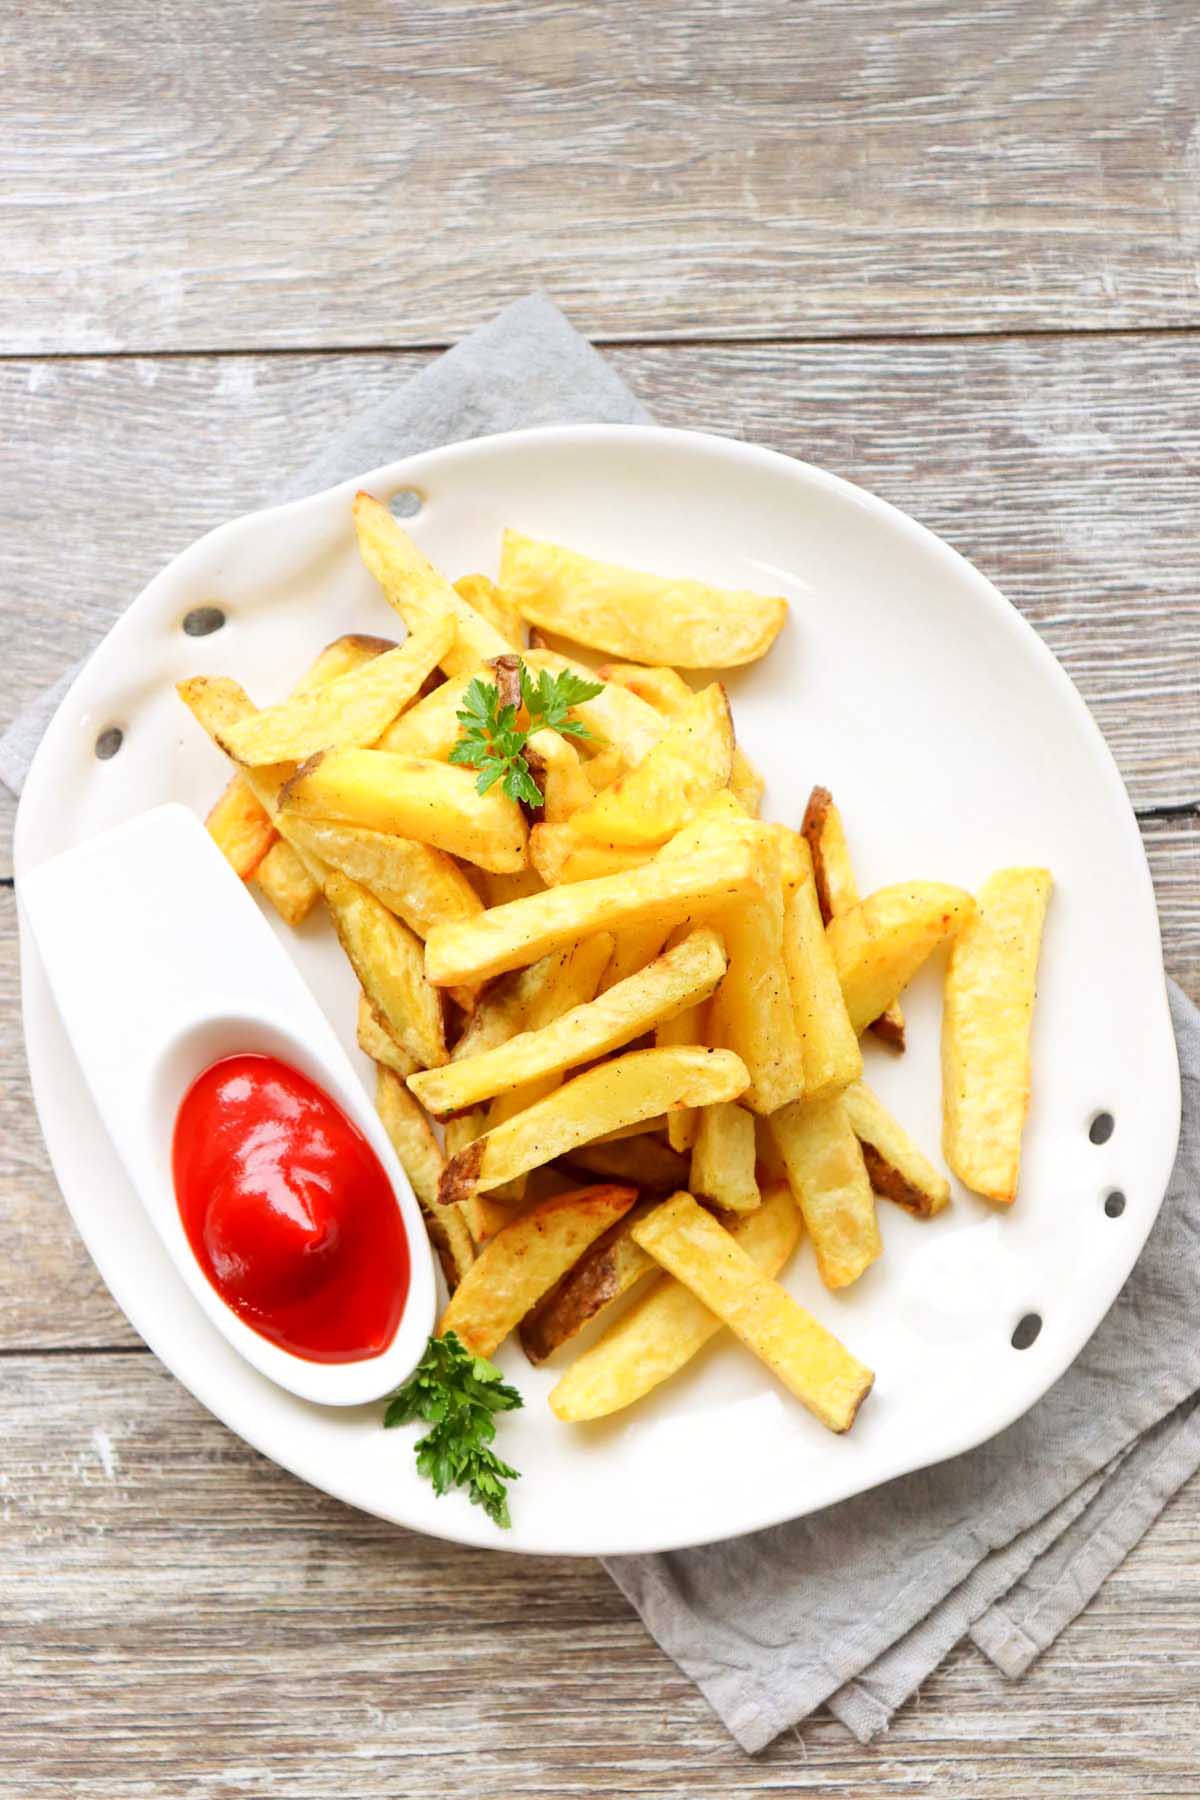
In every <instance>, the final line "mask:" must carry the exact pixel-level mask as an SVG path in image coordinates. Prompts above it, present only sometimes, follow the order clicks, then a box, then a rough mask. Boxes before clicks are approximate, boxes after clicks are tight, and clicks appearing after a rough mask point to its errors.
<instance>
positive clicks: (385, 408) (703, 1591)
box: [0, 296, 1200, 1750]
mask: <svg viewBox="0 0 1200 1800" xmlns="http://www.w3.org/2000/svg"><path fill="white" fill-rule="evenodd" d="M647 418H648V415H647V413H646V412H645V410H644V408H643V407H641V406H640V405H639V403H638V402H637V401H636V400H635V399H634V397H633V395H632V394H630V392H629V391H628V389H627V388H626V387H625V386H624V385H623V384H622V383H621V382H620V380H619V379H618V378H617V376H616V375H615V374H614V373H613V371H612V370H611V369H610V368H609V367H608V366H607V364H606V363H605V362H604V361H603V359H602V358H601V357H600V356H598V355H597V353H596V352H595V351H594V350H593V349H592V348H591V346H590V345H589V344H587V343H586V342H585V341H584V340H583V339H582V338H581V337H579V336H578V335H577V334H576V333H575V332H574V331H573V330H572V329H571V327H570V326H569V325H568V324H567V322H566V320H565V319H564V318H563V317H562V315H561V314H560V313H558V312H557V311H556V310H555V308H554V307H553V306H551V305H550V303H549V302H548V301H546V300H544V299H542V298H541V297H540V296H531V297H530V298H528V299H525V300H521V301H518V302H517V303H516V304H515V305H513V306H510V307H509V308H508V309H507V311H505V312H504V313H502V314H501V315H500V317H499V318H498V319H496V320H495V321H494V322H493V323H492V324H491V325H488V326H486V327H485V328H484V329H483V330H481V331H477V332H476V333H474V335H473V336H472V337H469V338H467V339H466V340H465V341H464V342H463V343H461V344H459V345H458V346H457V347H456V348H455V349H453V350H451V351H449V352H448V353H447V354H446V355H445V356H443V357H442V358H440V359H439V361H437V362H435V363H433V364H431V365H430V366H428V367H427V368H425V369H424V370H423V371H422V373H421V374H420V375H418V376H417V377H416V378H415V379H413V380H411V381H410V382H408V383H407V385H405V386H404V387H403V388H401V389H399V390H398V391H397V393H396V394H395V395H393V396H391V397H390V398H389V399H387V400H386V401H385V402H384V403H383V404H382V405H380V406H378V407H376V408H375V409H374V410H373V411H372V412H370V413H368V414H367V415H366V417H365V418H363V419H361V420H360V421H359V422H358V424H357V425H355V426H354V427H353V428H352V429H351V430H350V431H348V432H347V433H345V434H344V435H343V436H341V437H339V438H338V439H337V440H336V441H334V442H331V443H330V445H329V446H328V448H327V450H326V451H325V453H324V454H323V456H322V457H321V458H320V459H319V461H318V462H317V463H315V464H313V465H311V466H310V467H309V468H308V469H307V470H306V471H304V472H303V473H302V474H301V475H300V476H298V477H297V479H296V481H295V482H294V483H292V484H291V486H290V487H289V488H288V489H287V490H286V492H285V493H284V494H283V495H281V496H280V497H281V498H290V497H294V496H296V495H298V494H303V493H312V492H317V491H318V490H319V489H320V488H322V487H325V486H328V485H330V484H332V483H334V482H337V481H341V480H343V479H346V478H348V477H350V476H353V475H356V474H359V473H361V472H362V471H363V470H365V469H367V468H370V467H372V466H373V465H375V464H378V463H381V462H386V461H390V460H391V459H392V458H394V457H399V456H403V455H405V454H409V453H412V452H414V451H418V450H425V449H429V448H431V447H432V446H433V445H435V444H441V443H448V442H452V441H454V440H458V439H463V438H469V437H479V436H485V435H487V434H488V433H491V432H496V431H506V430H510V429H513V428H516V427H518V426H522V425H542V424H562V423H583V422H589V421H590V422H594V421H608V422H614V423H629V422H638V421H644V420H646V419H647ZM711 422H712V421H705V423H711ZM716 423H718V424H719V423H720V421H716ZM63 691H65V682H63V683H59V684H58V685H57V687H56V689H55V690H54V692H53V696H46V697H44V699H43V702H42V703H41V704H40V705H35V706H34V707H33V708H31V709H29V710H28V711H27V712H26V713H25V714H22V715H21V717H20V718H19V719H18V720H17V721H16V723H15V724H14V725H13V726H12V727H10V729H9V731H8V733H7V734H6V736H5V737H4V739H3V740H0V776H2V777H3V779H4V780H5V781H6V782H7V783H8V785H9V786H10V787H12V788H14V789H18V788H19V786H20V782H21V779H22V778H23V775H24V771H25V768H26V767H27V766H28V762H29V759H30V757H31V756H32V753H33V750H34V749H35V748H36V745H37V742H38V739H39V737H40V735H41V731H42V729H43V728H44V726H45V723H46V722H47V720H48V718H49V716H50V714H51V712H52V711H53V706H54V704H56V703H57V699H58V698H59V697H61V694H62V692H63ZM1171 1010H1172V1017H1173V1019H1174V1022H1175V1030H1176V1035H1177V1038H1178V1042H1179V1053H1180V1062H1181V1065H1182V1069H1183V1081H1184V1107H1183V1136H1182V1139H1181V1142H1180V1150H1179V1158H1178V1161H1177V1163H1176V1167H1175V1172H1174V1175H1173V1177H1172V1181H1171V1187H1170V1191H1169V1193H1168V1195H1167V1199H1166V1202H1165V1204H1164V1206H1163V1209H1162V1212H1161V1214H1160V1216H1159V1219H1158V1222H1157V1224H1156V1226H1155V1228H1154V1231H1153V1232H1152V1233H1151V1236H1150V1239H1149V1242H1148V1243H1147V1246H1146V1248H1145V1250H1144V1251H1143V1253H1142V1256H1141V1259H1140V1260H1139V1262H1138V1265H1137V1267H1136V1269H1135V1270H1134V1272H1133V1274H1132V1275H1131V1277H1130V1279H1129V1281H1128V1283H1127V1284H1126V1286H1125V1289H1124V1291H1123V1292H1122V1294H1121V1295H1120V1297H1119V1299H1118V1300H1117V1301H1116V1303H1115V1305H1114V1306H1113V1308H1112V1310H1111V1311H1110V1312H1109V1314H1108V1316H1107V1318H1106V1319H1105V1320H1104V1323H1103V1324H1102V1325H1101V1326H1100V1328H1099V1330H1098V1331H1097V1332H1096V1334H1095V1336H1094V1337H1093V1338H1092V1340H1091V1342H1090V1343H1089V1344H1088V1346H1087V1348H1086V1349H1085V1350H1084V1351H1083V1353H1082V1355H1081V1356H1080V1357H1079V1358H1078V1359H1077V1360H1076V1362H1075V1364H1074V1365H1073V1367H1072V1368H1071V1369H1070V1370H1069V1371H1068V1372H1067V1374H1066V1375H1064V1376H1063V1378H1062V1379H1061V1381H1059V1382H1058V1383H1057V1385H1056V1386H1055V1387H1053V1388H1052V1389H1051V1391H1050V1392H1049V1393H1048V1394H1047V1395H1046V1396H1045V1398H1044V1399H1043V1400H1041V1401H1040V1402H1039V1403H1038V1405H1037V1406H1035V1407H1034V1408H1033V1409H1032V1410H1031V1411H1030V1412H1028V1413H1027V1414H1026V1415H1025V1417H1024V1418H1023V1419H1021V1420H1019V1421H1018V1422H1017V1423H1016V1424H1015V1425H1013V1426H1010V1428H1009V1429H1008V1430H1007V1431H1005V1432H1003V1433H1001V1435H1000V1436H999V1437H996V1438H993V1439H992V1440H991V1442H990V1443H987V1444H983V1445H981V1446H980V1447H979V1448H978V1449H976V1450H972V1451H971V1452H969V1453H968V1454H967V1455H965V1456H960V1457H956V1458H955V1459H954V1460H953V1461H950V1462H946V1463H941V1464H939V1465H938V1466H936V1467H935V1468H932V1469H924V1470H921V1471H920V1472H919V1473H918V1474H915V1475H907V1476H904V1477H903V1478H902V1479H900V1480H898V1481H893V1482H889V1483H888V1484H887V1485H886V1486H884V1487H881V1488H876V1489H874V1490H873V1491H872V1492H870V1493H867V1494H862V1495H860V1496H859V1497H858V1498H857V1499H854V1500H849V1501H846V1502H844V1503H843V1504H842V1505H840V1506H837V1507H831V1508H829V1509H828V1510H827V1511H825V1512H821V1513H817V1514H815V1515H813V1516H812V1517H809V1518H806V1519H798V1520H795V1521H793V1522H792V1523H791V1524H789V1525H781V1526H777V1527H775V1528H774V1529H773V1530H770V1531H763V1532H758V1533H756V1534H755V1535H754V1536H752V1537H747V1538H741V1539H738V1540H736V1541H734V1542H732V1543H727V1544H716V1545H710V1546H708V1547H706V1548H702V1549H698V1550H685V1551H678V1552H674V1553H672V1554H670V1555H665V1556H626V1557H614V1558H610V1559H609V1561H608V1562H607V1564H606V1567H607V1568H608V1570H609V1572H610V1573H611V1575H612V1576H613V1578H614V1580H615V1581H616V1582H617V1583H618V1584H619V1586H620V1587H621V1589H622V1591H623V1592H624V1593H625V1594H627V1595H628V1597H629V1599H630V1600H631V1601H632V1602H633V1604H634V1606H636V1608H637V1610H638V1612H639V1613H640V1614H641V1616H642V1618H643V1619H644V1620H645V1622H646V1624H647V1626H648V1627H649V1629H650V1631H651V1632H652V1633H653V1634H654V1636H655V1637H656V1638H657V1640H658V1642H659V1643H660V1644H661V1645H662V1646H663V1648H664V1649H665V1650H666V1651H668V1652H669V1654H670V1655H671V1656H673V1657H674V1659H675V1661H676V1662H677V1663H678V1664H679V1666H680V1668H682V1669H683V1670H684V1671H685V1673H687V1674H688V1675H689V1676H690V1677H691V1678H692V1680H693V1681H695V1682H696V1683H697V1685H698V1686H699V1687H700V1689H701V1690H702V1691H703V1693H704V1694H705V1696H706V1697H707V1699H708V1700H709V1702H710V1704H711V1705H712V1706H713V1708H714V1710H715V1711H716V1712H717V1713H718V1714H719V1715H720V1717H721V1718H722V1719H723V1720H724V1722H725V1724H726V1725H727V1726H728V1728H729V1730H730V1731H731V1732H732V1733H733V1735H734V1736H735V1737H736V1738H737V1740H738V1742H739V1743H741V1744H742V1745H743V1746H744V1747H745V1748H746V1749H747V1750H759V1749H761V1748H762V1747H763V1746H764V1745H766V1744H768V1743H769V1742H770V1741H771V1739H772V1738H773V1737H775V1736H776V1735H777V1734H778V1733H779V1732H780V1731H782V1730H784V1729H785V1727H787V1726H789V1725H794V1724H796V1723H797V1722H798V1721H799V1720H801V1719H803V1718H804V1717H805V1716H806V1715H807V1714H809V1713H810V1712H812V1711H813V1709H814V1708H815V1707H817V1706H820V1705H821V1704H822V1703H823V1702H824V1703H827V1704H828V1705H829V1706H830V1707H831V1708H832V1710H833V1711H834V1712H835V1713H836V1715H837V1716H838V1718H839V1719H841V1720H843V1721H844V1723H845V1724H846V1725H847V1726H848V1727H849V1729H850V1730H851V1731H852V1732H853V1733H854V1734H855V1736H856V1737H858V1738H859V1739H860V1740H861V1741H863V1742H866V1741H868V1740H869V1739H870V1738H872V1737H875V1736H877V1735H878V1734H879V1733H880V1732H882V1731H883V1730H885V1729H886V1727H887V1725H888V1723H889V1722H890V1720H891V1718H892V1715H893V1713H894V1712H895V1710H896V1708H897V1707H898V1706H900V1705H901V1704H902V1702H903V1701H904V1700H905V1699H906V1698H907V1697H908V1696H909V1695H910V1694H912V1693H913V1692H914V1690H915V1689H916V1688H917V1687H918V1686H919V1685H920V1683H921V1682H922V1681H923V1680H924V1678H925V1677H926V1675H928V1674H929V1673H930V1672H931V1671H932V1670H933V1669H934V1668H936V1667H937V1665H938V1663H939V1662H940V1661H941V1660H942V1658H943V1657H944V1656H945V1655H946V1654H947V1653H948V1651H949V1650H950V1649H951V1647H952V1646H953V1645H954V1644H956V1643H957V1642H958V1641H959V1639H960V1638H962V1637H964V1636H968V1635H969V1636H970V1637H971V1638H972V1640H973V1641H974V1643H975V1644H976V1645H977V1646H978V1648H979V1649H980V1650H981V1651H982V1652H983V1654H984V1655H985V1656H988V1657H990V1658H991V1660H992V1661H993V1662H994V1663H995V1664H996V1666H997V1667H998V1668H999V1669H1001V1670H1002V1671H1003V1672H1004V1673H1005V1674H1006V1675H1009V1676H1017V1675H1020V1674H1022V1673H1023V1672H1024V1670H1025V1669H1027V1668H1028V1667H1029V1665H1030V1663H1031V1662H1032V1661H1033V1659H1034V1658H1035V1657H1036V1656H1037V1655H1038V1653H1039V1652H1040V1651H1041V1650H1043V1649H1045V1647H1046V1646H1047V1645H1048V1644H1050V1643H1052V1642H1053V1641H1054V1639H1055V1638H1056V1637H1057V1636H1058V1634H1059V1632H1060V1631H1062V1629H1063V1627H1064V1626H1065V1625H1067V1624H1068V1623H1069V1621H1070V1620H1071V1619H1073V1618H1074V1617H1075V1616H1076V1615H1077V1614H1078V1613H1079V1612H1080V1611H1081V1610H1082V1609H1083V1608H1084V1607H1085V1606H1086V1605H1087V1603H1088V1601H1089V1600H1090V1599H1091V1597H1092V1595H1093V1594H1094V1593H1095V1592H1096V1590H1097V1588H1098V1587H1099V1586H1100V1584H1101V1582H1102V1581H1103V1580H1104V1578H1105V1576H1106V1575H1108V1574H1109V1572H1110V1571H1111V1570H1112V1569H1114V1568H1116V1566H1117V1565H1118V1563H1120V1562H1121V1560H1122V1559H1123V1557H1125V1556H1126V1555H1127V1554H1128V1552H1129V1550H1130V1549H1131V1548H1132V1546H1133V1545H1134V1544H1135V1543H1136V1542H1137V1541H1138V1539H1139V1538H1140V1537H1141V1535H1142V1533H1143V1532H1144V1531H1145V1530H1146V1528H1147V1526H1148V1525H1149V1524H1151V1522H1152V1521H1153V1520H1154V1518H1155V1517H1156V1516H1157V1515H1158V1513H1159V1512H1161V1510H1162V1508H1163V1507H1164V1506H1165V1504H1166V1502H1167V1501H1168V1500H1169V1499H1170V1497H1171V1495H1172V1494H1173V1493H1174V1492H1175V1491H1176V1489H1177V1488H1178V1487H1179V1486H1180V1485H1181V1484H1182V1483H1183V1482H1184V1481H1186V1480H1187V1478H1188V1476H1189V1475H1191V1474H1192V1473H1193V1472H1194V1470H1195V1469H1196V1468H1197V1467H1198V1466H1200V1405H1198V1404H1197V1400H1198V1397H1200V1333H1198V1332H1197V1330H1196V1324H1195V1316H1196V1296H1197V1292H1198V1290H1200V1013H1198V1012H1197V1010H1196V1008H1195V1007H1194V1006H1193V1005H1192V1004H1191V1002H1190V1001H1189V1000H1187V999H1186V998H1185V996H1184V995H1183V994H1181V993H1180V992H1179V991H1178V989H1175V988H1172V991H1171ZM1097 1229H1113V1230H1119V1229H1120V1224H1119V1221H1112V1222H1111V1223H1110V1222H1106V1221H1104V1220H1103V1215H1101V1218H1100V1223H1098V1226H1097Z"/></svg>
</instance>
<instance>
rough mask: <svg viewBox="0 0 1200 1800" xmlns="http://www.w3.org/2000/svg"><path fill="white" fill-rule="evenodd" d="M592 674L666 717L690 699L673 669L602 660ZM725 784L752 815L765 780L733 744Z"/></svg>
mask: <svg viewBox="0 0 1200 1800" xmlns="http://www.w3.org/2000/svg"><path fill="white" fill-rule="evenodd" d="M596 674H597V677H598V678H599V679H600V680H601V681H612V682H615V683H616V685H617V686H618V687H624V688H628V689H629V691H630V693H631V694H636V695H637V696H638V698H639V699H640V700H645V701H646V703H647V705H649V706H652V707H653V708H654V710H655V711H656V712H660V713H665V714H666V715H667V717H668V718H676V717H678V715H679V714H680V713H681V712H682V711H683V709H684V707H685V706H687V705H688V703H689V702H690V700H691V699H692V690H691V688H690V687H689V686H688V684H687V682H686V681H685V680H684V679H683V676H682V675H680V674H679V673H678V671H677V670H675V669H668V668H663V667H659V668H656V669H654V668H644V667H643V666H642V664H640V663H606V664H605V665H604V667H603V668H602V669H597V671H596ZM729 785H730V787H731V788H732V790H733V792H734V794H735V795H736V796H737V799H738V801H739V802H740V804H741V805H742V807H743V809H744V810H745V812H746V813H747V814H748V815H749V817H751V818H756V817H757V816H758V809H759V807H760V805H761V804H762V797H763V792H764V789H765V787H766V783H765V782H764V780H763V778H762V776H761V775H760V774H759V772H758V770H757V769H756V768H755V767H754V764H753V763H752V762H751V761H750V758H749V757H748V756H747V755H746V754H745V752H744V751H743V750H740V749H739V748H738V746H737V745H736V744H735V745H734V747H733V765H732V768H731V770H730V774H729Z"/></svg>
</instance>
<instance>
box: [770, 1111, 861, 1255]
mask: <svg viewBox="0 0 1200 1800" xmlns="http://www.w3.org/2000/svg"><path fill="white" fill-rule="evenodd" d="M770 1126H771V1133H772V1135H773V1137H774V1139H775V1144H776V1147H777V1149H778V1151H779V1154H780V1156H781V1157H782V1159H783V1164H784V1167H785V1168H786V1170H787V1177H788V1182H789V1184H790V1186H791V1190H792V1193H793V1195H794V1197H795V1200H796V1204H797V1206H798V1207H799V1208H800V1212H801V1215H802V1216H803V1219H804V1228H805V1230H806V1231H807V1232H808V1235H809V1237H810V1238H811V1239H812V1246H813V1251H814V1253H815V1255H816V1259H817V1270H818V1273H819V1274H820V1277H821V1280H822V1281H823V1282H824V1283H825V1286H826V1287H829V1288H843V1287H849V1285H850V1283H851V1282H852V1281H857V1280H858V1278H859V1276H860V1275H861V1274H862V1273H863V1270H864V1269H868V1268H870V1266H871V1264H872V1263H873V1262H875V1261H876V1259H877V1258H878V1257H879V1256H881V1255H882V1254H883V1240H882V1239H881V1238H880V1236H879V1222H878V1220H877V1219H876V1217H875V1196H874V1194H873V1193H872V1192H871V1183H870V1180H869V1178H868V1176H867V1169H866V1164H865V1163H864V1161H863V1155H862V1151H861V1149H860V1148H859V1143H858V1139H857V1137H856V1136H855V1134H854V1130H853V1127H852V1126H851V1124H850V1120H849V1117H848V1115H847V1112H846V1108H845V1105H844V1103H843V1101H842V1097H841V1095H840V1094H834V1095H833V1096H832V1097H830V1098H828V1099H825V1100H801V1101H797V1102H796V1103H795V1104H794V1105H792V1106H785V1107H782V1108H781V1109H780V1110H779V1112H777V1113H772V1114H771V1119H770Z"/></svg>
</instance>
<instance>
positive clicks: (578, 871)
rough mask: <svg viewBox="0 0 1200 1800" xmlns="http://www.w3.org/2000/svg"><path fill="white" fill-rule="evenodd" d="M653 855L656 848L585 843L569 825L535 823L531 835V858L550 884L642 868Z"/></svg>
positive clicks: (588, 879)
mask: <svg viewBox="0 0 1200 1800" xmlns="http://www.w3.org/2000/svg"><path fill="white" fill-rule="evenodd" d="M585 779H586V777H585ZM653 854H654V851H653V850H652V849H649V850H628V849H624V850H618V849H616V848H614V847H613V846H612V845H609V844H589V843H584V842H581V841H580V839H579V838H578V837H577V836H576V834H575V832H573V831H572V830H571V827H570V826H569V825H545V824H543V825H535V826H534V828H533V830H532V831H531V832H530V834H529V860H530V862H531V863H532V864H533V866H534V868H535V869H536V870H537V872H538V874H539V875H540V876H541V878H542V880H543V881H544V882H545V884H546V886H547V887H558V886H560V885H561V884H562V883H563V882H567V881H594V880H595V879H596V877H597V876H598V875H622V874H624V873H625V871H626V870H627V869H640V868H641V867H642V864H643V863H647V862H649V861H650V858H651V857H652V856H653Z"/></svg>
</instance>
